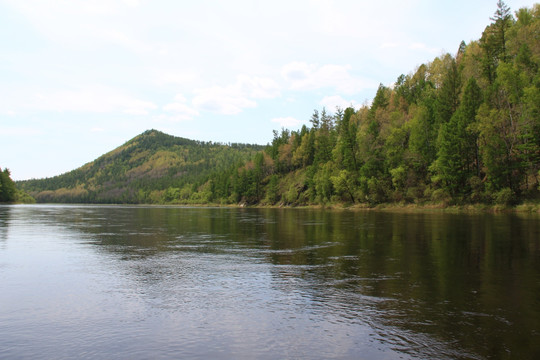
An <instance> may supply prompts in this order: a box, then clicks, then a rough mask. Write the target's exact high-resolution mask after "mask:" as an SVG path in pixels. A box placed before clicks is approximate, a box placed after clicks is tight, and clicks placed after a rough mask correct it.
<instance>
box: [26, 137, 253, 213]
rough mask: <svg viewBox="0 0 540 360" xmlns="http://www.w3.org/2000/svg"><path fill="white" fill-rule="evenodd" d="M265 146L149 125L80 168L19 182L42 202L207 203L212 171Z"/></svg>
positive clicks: (237, 162)
mask: <svg viewBox="0 0 540 360" xmlns="http://www.w3.org/2000/svg"><path fill="white" fill-rule="evenodd" d="M262 148H263V147H262V146H259V145H247V144H229V145H223V144H215V143H211V142H199V141H194V140H189V139H184V138H181V137H175V136H171V135H167V134H165V133H162V132H160V131H157V130H148V131H146V132H144V133H142V134H141V135H138V136H136V137H135V138H133V139H131V140H129V141H128V142H126V143H125V144H124V145H122V146H120V147H118V148H116V149H115V150H113V151H111V152H109V153H107V154H105V155H103V156H101V157H99V158H98V159H96V160H95V161H93V162H90V163H88V164H86V165H84V166H82V167H80V168H78V169H76V170H73V171H71V172H68V173H66V174H62V175H59V176H55V177H52V178H46V179H38V180H26V181H19V182H17V186H18V187H20V188H21V189H23V190H25V191H27V192H28V193H30V194H31V195H32V196H33V197H34V198H35V199H36V200H37V201H38V202H68V203H169V202H183V203H186V202H191V203H206V202H208V201H209V200H210V199H209V198H208V191H206V192H205V191H204V189H202V188H204V184H206V183H207V182H208V179H209V178H210V177H211V176H215V173H219V174H223V173H227V172H228V171H230V169H232V168H235V167H238V166H240V164H243V163H244V162H245V161H246V160H248V159H249V158H251V157H252V156H253V155H254V154H255V153H257V152H260V151H261V150H262ZM201 187H202V188H201ZM205 196H206V198H205Z"/></svg>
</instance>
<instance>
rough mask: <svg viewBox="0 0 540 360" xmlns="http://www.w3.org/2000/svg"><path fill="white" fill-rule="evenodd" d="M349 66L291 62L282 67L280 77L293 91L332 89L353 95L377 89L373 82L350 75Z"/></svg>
mask: <svg viewBox="0 0 540 360" xmlns="http://www.w3.org/2000/svg"><path fill="white" fill-rule="evenodd" d="M351 69H352V67H351V66H350V65H334V64H327V65H322V66H319V65H316V64H308V63H306V62H292V63H289V64H287V65H285V66H283V68H282V70H281V75H282V76H283V78H284V79H285V80H286V81H288V82H289V84H290V88H291V89H293V90H315V89H320V88H333V89H335V90H336V91H338V92H340V93H345V94H354V93H357V92H360V91H362V90H365V89H369V88H374V87H377V85H378V84H377V83H376V82H375V81H372V80H369V79H365V78H361V77H355V76H353V75H351V74H350V70H351Z"/></svg>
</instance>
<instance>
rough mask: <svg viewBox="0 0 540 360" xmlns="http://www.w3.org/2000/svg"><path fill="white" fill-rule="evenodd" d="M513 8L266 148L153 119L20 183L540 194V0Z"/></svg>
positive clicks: (174, 195)
mask: <svg viewBox="0 0 540 360" xmlns="http://www.w3.org/2000/svg"><path fill="white" fill-rule="evenodd" d="M516 16H517V20H516V19H514V17H513V16H512V14H511V12H510V9H509V8H508V7H507V6H506V4H504V2H502V1H498V3H497V9H496V11H495V14H494V16H493V17H492V19H491V20H492V22H491V24H489V25H488V26H487V27H486V28H485V30H484V32H483V34H482V37H481V38H480V39H479V40H478V41H471V42H470V43H469V44H466V43H465V42H461V43H460V44H459V50H458V52H457V55H456V56H455V57H453V56H452V55H450V54H445V55H442V56H440V57H437V58H435V59H434V60H433V61H432V62H430V63H427V64H422V65H420V66H419V67H418V68H417V69H415V71H413V72H411V73H410V74H408V75H400V76H399V77H398V79H397V81H396V83H395V86H393V87H385V86H383V85H380V86H379V88H378V90H377V93H376V95H375V98H374V99H373V102H372V104H371V106H364V107H362V108H360V109H359V110H355V109H353V108H347V109H336V111H335V114H334V115H331V114H329V113H327V111H326V109H324V108H323V109H322V110H321V111H320V112H319V111H318V110H315V111H314V112H313V114H312V116H311V118H310V119H309V121H310V123H311V128H309V127H307V126H303V127H302V128H301V129H300V130H297V131H291V130H288V129H281V130H280V131H274V136H273V139H272V142H271V143H270V144H269V145H267V146H266V147H264V148H263V147H260V146H253V145H243V144H229V145H224V144H213V143H203V142H197V141H193V140H188V139H182V138H177V137H172V136H169V135H166V134H163V133H160V132H157V131H154V130H150V131H147V132H145V133H143V134H141V135H139V136H138V137H136V138H134V139H132V140H130V141H128V142H127V143H126V144H124V145H123V146H121V147H119V148H118V149H115V150H113V151H112V152H110V153H108V154H105V155H103V156H102V157H100V158H99V159H97V160H95V161H94V162H92V163H89V164H86V165H85V166H83V167H81V168H80V169H77V170H74V171H72V172H69V173H67V174H63V175H60V176H57V177H54V178H50V179H42V180H30V181H25V182H20V183H19V184H20V187H21V188H22V189H24V190H26V191H28V192H29V193H30V194H32V195H34V196H35V197H36V199H37V200H38V201H62V202H74V201H76V202H125V203H172V204H191V203H198V204H207V203H210V204H227V203H242V204H270V205H276V204H279V205H281V204H283V205H309V204H321V205H327V204H331V203H333V202H341V203H367V204H369V205H377V204H379V203H382V202H387V201H399V202H417V203H421V202H425V201H433V202H437V203H443V204H462V203H478V202H490V201H493V202H495V203H497V204H501V205H509V204H515V203H518V202H520V201H523V200H533V201H535V200H538V199H540V183H539V182H540V73H539V72H538V69H539V68H540V43H539V42H538V33H539V32H540V6H539V5H535V6H534V7H533V8H532V9H526V8H525V9H520V10H518V11H517V12H516ZM4 177H5V176H4ZM8 177H9V176H8ZM4 186H6V185H4V184H3V183H2V188H0V191H5V190H2V189H4ZM7 186H8V188H9V185H7ZM8 192H9V190H8Z"/></svg>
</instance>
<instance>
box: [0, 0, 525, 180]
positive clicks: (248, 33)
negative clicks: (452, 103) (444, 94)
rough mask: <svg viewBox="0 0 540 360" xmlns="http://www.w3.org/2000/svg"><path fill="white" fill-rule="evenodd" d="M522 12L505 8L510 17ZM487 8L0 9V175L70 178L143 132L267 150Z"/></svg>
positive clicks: (39, 2) (447, 43) (204, 1)
mask: <svg viewBox="0 0 540 360" xmlns="http://www.w3.org/2000/svg"><path fill="white" fill-rule="evenodd" d="M533 3H534V2H531V1H520V0H515V1H513V0H508V1H506V4H507V5H508V6H510V7H511V9H512V10H513V11H515V10H518V9H519V8H521V7H531V6H532V5H533ZM495 9H496V1H495V0H489V1H488V0H475V1H471V0H449V1H446V0H445V1H433V0H431V1H427V0H411V1H394V0H392V1H390V0H379V1H372V0H370V1H363V0H356V1H339V0H336V1H324V0H314V1H307V0H294V1H290V0H289V1H281V0H274V1H238V0H227V1H217V0H200V1H180V0H178V1H161V0H88V1H82V0H55V1H47V0H13V1H11V0H0V79H2V80H1V81H0V166H1V167H2V168H5V167H7V168H9V169H10V170H11V173H12V178H14V179H16V180H22V179H29V178H41V177H49V176H54V175H58V174H61V173H64V172H66V171H69V170H72V169H74V168H77V167H79V166H81V165H83V164H85V163H87V162H89V161H92V160H94V159H95V158H97V157H98V156H100V155H102V154H104V153H105V152H108V151H110V150H112V149H114V148H115V147H117V146H119V145H121V144H123V143H124V142H125V141H127V140H129V139H130V138H132V137H134V136H136V135H138V134H140V133H141V132H143V131H145V130H147V129H158V130H161V131H164V132H166V133H169V134H171V135H175V136H182V137H187V138H191V139H196V140H204V141H215V142H244V143H258V144H266V143H268V142H270V141H271V139H272V130H273V129H280V128H281V127H286V128H289V129H297V128H299V127H301V126H302V124H307V123H308V119H309V118H310V116H311V114H312V113H313V110H314V109H319V110H320V109H322V107H323V106H324V107H326V108H327V109H328V110H329V111H333V110H334V109H335V107H336V106H341V107H346V106H348V105H353V106H360V105H361V104H363V103H369V101H371V99H372V98H373V96H374V95H375V91H376V89H377V87H378V85H379V83H383V84H385V85H391V84H393V83H394V82H395V80H396V79H397V77H398V76H399V75H400V74H407V73H410V72H412V71H413V70H414V69H415V68H416V67H417V66H418V65H420V64H422V63H426V62H429V61H431V60H433V59H434V58H435V57H436V56H439V55H441V54H443V53H445V52H450V53H452V54H454V53H455V52H456V50H457V48H458V46H459V43H460V42H461V40H465V41H466V42H469V41H470V40H477V39H479V38H480V36H481V33H482V31H483V29H484V28H485V26H486V25H488V24H489V23H490V20H489V17H490V16H492V15H493V13H494V12H495Z"/></svg>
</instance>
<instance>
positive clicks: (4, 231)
mask: <svg viewBox="0 0 540 360" xmlns="http://www.w3.org/2000/svg"><path fill="white" fill-rule="evenodd" d="M10 218H11V206H10V205H0V246H4V244H5V242H6V240H7V237H8V228H9V220H10Z"/></svg>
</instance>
